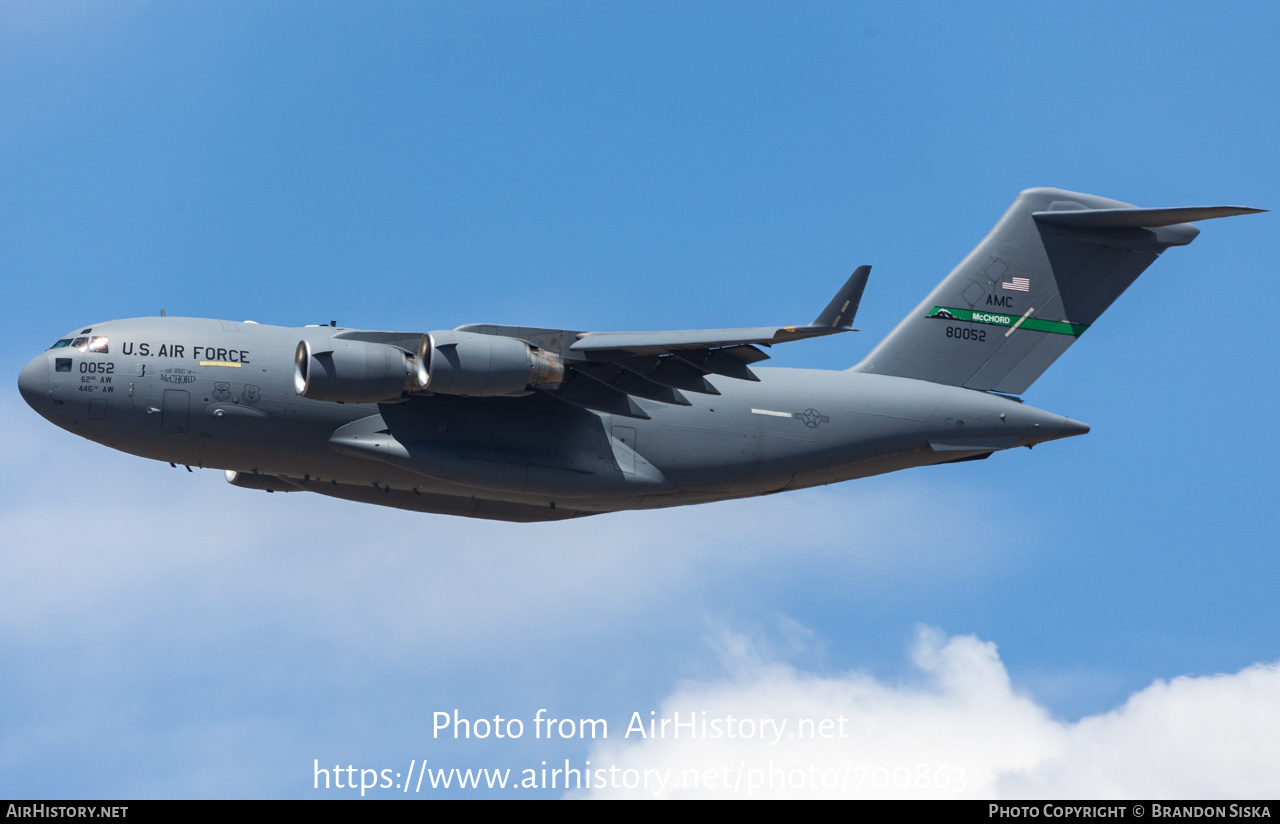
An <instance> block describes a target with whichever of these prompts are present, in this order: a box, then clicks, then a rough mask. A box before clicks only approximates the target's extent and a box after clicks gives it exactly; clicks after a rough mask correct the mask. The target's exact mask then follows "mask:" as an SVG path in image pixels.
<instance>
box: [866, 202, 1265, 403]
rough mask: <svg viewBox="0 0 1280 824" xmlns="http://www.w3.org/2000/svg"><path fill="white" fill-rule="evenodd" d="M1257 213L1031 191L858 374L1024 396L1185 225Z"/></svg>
mask: <svg viewBox="0 0 1280 824" xmlns="http://www.w3.org/2000/svg"><path fill="white" fill-rule="evenodd" d="M1261 211H1265V210H1264V209H1250V208H1246V207H1242V206H1195V207H1187V208H1174V209H1140V208H1138V207H1136V206H1133V205H1131V204H1128V203H1121V202H1120V201H1118V200H1110V199H1108V198H1105V197H1098V196H1097V195H1086V194H1080V193H1078V192H1066V191H1062V190H1060V189H1027V190H1026V191H1024V192H1022V193H1021V194H1020V195H1018V197H1017V199H1016V200H1014V202H1013V205H1012V206H1010V207H1009V210H1008V211H1007V212H1005V213H1004V216H1003V217H1001V218H1000V222H999V223H997V224H996V225H995V228H993V229H992V230H991V231H990V233H988V234H987V236H986V237H985V238H983V240H982V242H981V243H979V244H978V246H977V248H975V249H974V250H973V251H972V252H970V253H969V255H968V256H967V257H966V258H965V259H964V260H963V261H961V262H960V265H959V266H957V267H956V268H955V269H954V270H952V272H951V274H949V275H947V277H946V278H945V279H944V280H943V281H942V282H941V283H939V284H938V285H937V286H936V287H935V288H934V290H933V291H932V292H930V293H929V296H928V297H927V298H925V300H924V302H923V303H921V304H920V305H919V306H917V307H916V308H915V310H914V311H913V312H912V313H911V314H910V315H908V316H907V317H906V318H905V319H903V321H902V322H901V323H899V324H898V325H897V326H896V327H894V329H893V331H891V332H890V333H889V334H888V335H887V336H886V337H885V339H884V340H882V341H880V343H879V344H877V345H876V347H875V349H873V350H872V351H871V353H870V354H869V355H867V357H866V358H864V359H863V360H862V362H861V363H859V364H858V365H857V366H854V367H853V371H856V372H871V373H873V374H877V375H895V376H898V377H904V378H916V379H919V380H925V381H932V382H934V383H941V384H948V385H951V386H963V387H966V388H968V389H977V390H984V391H992V392H1000V393H1005V394H1010V395H1020V394H1022V393H1023V392H1024V391H1026V389H1027V387H1029V386H1030V385H1031V384H1032V382H1034V381H1035V379H1036V378H1038V377H1040V375H1041V373H1043V372H1044V370H1046V369H1048V368H1049V366H1050V364H1052V363H1053V362H1054V361H1055V360H1057V359H1058V356H1059V355H1061V354H1062V353H1063V352H1065V351H1066V350H1067V348H1068V347H1069V346H1071V344H1072V343H1074V342H1075V340H1076V338H1078V337H1080V335H1081V334H1083V333H1084V331H1085V330H1086V329H1088V328H1089V327H1090V326H1091V325H1092V324H1093V323H1094V322H1095V321H1096V320H1097V319H1098V317H1099V316H1100V315H1101V314H1102V313H1103V312H1104V311H1106V309H1107V307H1108V306H1110V305H1111V304H1112V302H1114V301H1115V299H1116V298H1118V297H1120V295H1121V293H1123V292H1124V290H1125V289H1127V288H1129V284H1131V283H1133V282H1134V281H1135V280H1136V279H1137V277H1138V275H1140V274H1142V272H1143V271H1144V270H1145V269H1146V268H1147V267H1148V266H1150V265H1151V264H1152V262H1154V261H1155V259H1156V258H1157V257H1159V256H1160V253H1161V252H1163V251H1164V250H1165V249H1168V248H1169V247H1170V246H1185V245H1187V244H1188V243H1190V242H1191V241H1192V240H1194V239H1195V237H1196V235H1198V234H1199V233H1200V230H1199V229H1197V228H1196V227H1195V226H1192V225H1191V222H1192V221H1197V220H1207V219H1209V218H1217V217H1231V216H1233V215H1247V214H1254V213H1256V212H1261Z"/></svg>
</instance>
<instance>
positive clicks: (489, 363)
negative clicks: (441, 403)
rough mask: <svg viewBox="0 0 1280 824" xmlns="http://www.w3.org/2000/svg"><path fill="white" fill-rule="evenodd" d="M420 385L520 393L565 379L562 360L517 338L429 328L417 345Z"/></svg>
mask: <svg viewBox="0 0 1280 824" xmlns="http://www.w3.org/2000/svg"><path fill="white" fill-rule="evenodd" d="M417 368H418V386H419V387H420V388H421V389H423V390H425V391H428V392H440V393H443V394H445V395H472V396H476V397H485V396H493V395H518V394H520V393H521V392H524V391H526V390H528V389H532V388H533V387H535V386H555V385H558V384H561V383H563V382H564V361H562V360H560V357H559V356H558V355H554V354H552V353H550V352H545V351H543V350H541V349H535V348H534V347H532V346H530V345H529V344H527V343H525V342H524V341H522V340H517V339H516V338H508V337H503V336H501V335H479V334H476V333H474V332H453V331H446V332H432V333H430V334H428V335H423V336H422V340H421V342H419V344H418V367H417Z"/></svg>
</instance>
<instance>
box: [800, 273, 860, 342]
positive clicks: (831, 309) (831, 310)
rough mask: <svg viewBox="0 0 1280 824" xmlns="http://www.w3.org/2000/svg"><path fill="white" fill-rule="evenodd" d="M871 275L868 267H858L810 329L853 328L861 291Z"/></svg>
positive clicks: (844, 329)
mask: <svg viewBox="0 0 1280 824" xmlns="http://www.w3.org/2000/svg"><path fill="white" fill-rule="evenodd" d="M870 274H871V267H870V266H859V267H858V268H857V269H854V270H853V274H852V275H850V276H849V279H848V280H847V281H845V284H844V286H841V287H840V291H839V292H836V296H835V297H833V298H832V299H831V302H830V303H828V304H827V308H826V309H823V310H822V314H820V315H818V317H817V318H815V319H814V321H813V323H811V324H809V326H810V327H814V326H819V327H824V328H827V329H839V330H840V331H842V332H843V331H846V330H850V329H852V328H853V317H854V315H856V314H858V304H859V303H861V302H862V290H863V289H866V288H867V277H868V276H869V275H870Z"/></svg>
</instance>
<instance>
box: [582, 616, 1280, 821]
mask: <svg viewBox="0 0 1280 824" xmlns="http://www.w3.org/2000/svg"><path fill="white" fill-rule="evenodd" d="M718 643H719V646H720V647H721V654H722V656H723V657H724V658H725V659H726V661H725V663H726V666H727V669H728V671H729V672H730V673H731V675H730V676H728V677H727V678H726V679H724V680H721V681H715V682H704V683H692V682H690V683H686V684H684V685H682V686H680V687H679V688H678V689H676V690H675V692H673V693H672V694H671V695H670V696H668V697H667V698H666V699H664V700H663V701H662V704H661V707H660V708H657V709H656V710H653V713H654V714H653V715H652V716H651V715H650V714H649V711H647V710H639V713H640V715H639V716H638V720H640V721H642V722H644V723H645V724H646V725H647V724H648V722H649V720H650V718H654V719H655V720H658V719H663V718H666V719H674V720H676V721H681V722H688V721H689V720H690V719H696V721H697V722H698V725H699V726H697V727H694V728H693V730H692V737H691V730H690V728H689V727H688V726H687V725H686V726H685V727H682V728H680V730H676V728H674V727H673V726H668V727H667V730H666V736H665V737H652V738H649V737H645V738H641V737H640V736H639V735H638V734H634V733H633V734H632V735H631V736H630V737H629V738H628V739H626V740H624V739H623V731H621V730H619V731H618V732H617V734H614V732H613V731H612V730H611V731H610V738H609V740H608V741H607V742H602V743H601V744H600V745H598V746H597V747H596V748H594V749H593V751H592V753H591V756H590V760H591V764H592V769H593V770H602V771H603V772H593V773H592V774H591V776H590V778H591V780H592V781H593V782H594V784H595V786H593V787H592V789H593V792H592V794H593V795H596V796H605V797H617V796H641V797H644V796H650V797H651V796H654V795H659V796H662V797H676V798H683V797H720V798H723V797H730V798H734V797H737V798H741V797H748V796H749V797H754V798H798V797H823V798H831V797H836V798H1038V797H1044V798H1073V797H1076V798H1133V797H1146V798H1220V797H1234V798H1258V797H1274V795H1275V794H1276V792H1277V790H1280V778H1278V777H1277V776H1276V772H1275V765H1276V764H1277V763H1280V740H1277V738H1276V736H1275V734H1274V731H1275V730H1276V729H1278V728H1280V668H1277V666H1274V665H1268V666H1263V665H1259V666H1254V667H1250V668H1248V669H1245V670H1243V671H1241V672H1239V673H1236V674H1235V675H1216V676H1209V677H1195V678H1192V677H1185V678H1176V679H1174V680H1173V681H1171V682H1163V681H1157V682H1156V683H1154V684H1152V685H1151V686H1150V687H1148V688H1146V689H1144V690H1141V691H1139V692H1137V693H1135V694H1134V695H1133V696H1131V697H1130V698H1129V700H1128V701H1127V702H1126V703H1125V704H1124V705H1123V706H1121V707H1119V708H1118V709H1116V710H1115V711H1113V712H1111V713H1108V714H1106V715H1101V716H1095V717H1090V718H1085V719H1083V720H1081V721H1079V722H1077V723H1069V722H1063V721H1059V720H1055V719H1053V718H1051V717H1050V715H1049V713H1048V712H1047V711H1046V710H1045V709H1044V708H1043V707H1041V706H1039V705H1038V704H1037V703H1036V702H1035V701H1034V700H1033V699H1032V698H1030V697H1028V696H1026V695H1022V694H1019V692H1018V691H1017V690H1015V689H1014V687H1013V685H1012V684H1011V683H1010V680H1009V676H1008V673H1007V672H1006V671H1005V668H1004V665H1003V664H1002V663H1001V661H1000V658H999V656H998V655H997V653H996V648H995V645H994V644H992V643H989V642H983V641H980V640H978V639H977V638H974V637H972V636H956V637H953V638H950V639H947V638H944V637H943V636H942V635H941V634H940V633H938V632H937V631H934V630H921V633H920V636H919V639H918V640H917V643H916V647H915V650H914V661H915V665H916V667H917V668H918V670H919V673H920V675H921V676H922V679H923V680H922V682H921V683H917V684H885V683H882V682H880V681H877V680H876V679H874V678H871V677H869V676H867V675H862V674H858V673H852V674H848V675H843V676H835V677H823V676H817V675H813V674H809V673H805V672H801V671H798V670H797V669H795V668H794V667H792V666H789V665H786V664H782V663H778V662H775V661H770V660H767V659H765V658H762V657H761V656H760V655H759V654H758V653H757V651H756V647H757V645H756V644H755V643H754V642H752V641H751V640H749V639H747V638H745V637H743V636H741V635H736V634H733V633H726V634H723V635H722V636H721V638H720V639H719V641H718ZM677 713H678V715H677ZM803 719H808V720H809V721H802V720H803ZM704 720H705V721H706V722H707V723H708V726H707V727H706V728H703V727H701V723H702V722H703V721H704ZM716 720H718V721H720V732H721V736H720V737H715V732H716V728H715V727H714V726H713V725H712V724H711V722H713V721H716ZM823 720H826V721H827V722H828V723H827V725H826V726H825V728H824V727H823V725H822V721H823ZM659 723H660V721H659ZM802 724H805V726H802ZM656 729H657V730H658V731H659V732H660V731H661V727H658V728H656ZM824 729H825V733H826V734H827V735H828V736H829V737H826V738H824V737H823V733H824ZM704 730H705V731H706V735H707V737H702V736H703V734H704ZM647 731H648V730H647V728H646V732H647ZM731 731H733V732H735V734H736V737H733V738H730V737H729V735H730V732H731ZM677 732H679V733H680V738H678V739H677V738H675V737H674V735H675V734H676V733H677ZM762 733H763V735H762ZM802 733H803V735H802ZM612 768H616V769H612ZM628 771H630V772H628ZM601 783H607V784H609V785H610V786H606V787H604V788H600V786H599V785H600V784H601ZM623 783H626V784H630V785H634V784H638V785H639V786H635V787H633V788H631V789H628V788H627V787H619V788H615V787H614V786H613V785H615V784H623Z"/></svg>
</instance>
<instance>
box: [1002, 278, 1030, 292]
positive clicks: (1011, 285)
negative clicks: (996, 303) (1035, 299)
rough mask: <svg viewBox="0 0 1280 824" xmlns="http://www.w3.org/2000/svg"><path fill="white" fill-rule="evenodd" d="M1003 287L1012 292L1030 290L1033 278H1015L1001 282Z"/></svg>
mask: <svg viewBox="0 0 1280 824" xmlns="http://www.w3.org/2000/svg"><path fill="white" fill-rule="evenodd" d="M1000 288H1001V289H1007V290H1008V291H1010V292H1030V291H1031V278H1013V279H1012V280H1008V281H1004V282H1002V283H1001V284H1000Z"/></svg>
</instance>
